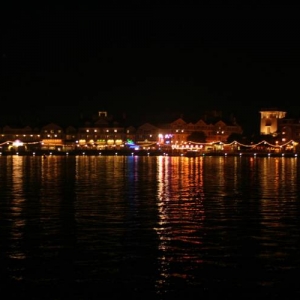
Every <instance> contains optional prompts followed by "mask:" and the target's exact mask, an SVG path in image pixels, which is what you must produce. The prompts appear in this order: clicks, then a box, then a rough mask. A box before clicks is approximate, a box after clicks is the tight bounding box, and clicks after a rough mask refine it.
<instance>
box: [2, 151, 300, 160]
mask: <svg viewBox="0 0 300 300" xmlns="http://www.w3.org/2000/svg"><path fill="white" fill-rule="evenodd" d="M299 155H300V153H296V152H265V151H260V152H259V151H257V152H254V151H251V152H242V151H241V152H230V151H217V152H196V153H193V154H192V155H191V154H189V153H186V152H185V153H184V152H178V151H161V150H151V151H145V150H138V151H128V150H102V151H101V150H87V151H83V150H73V151H57V150H53V151H52V150H38V151H19V152H11V151H5V152H0V156H43V157H48V156H174V157H187V158H197V157H205V156H206V157H212V156H217V157H220V156H224V157H293V158H295V157H298V156H299Z"/></svg>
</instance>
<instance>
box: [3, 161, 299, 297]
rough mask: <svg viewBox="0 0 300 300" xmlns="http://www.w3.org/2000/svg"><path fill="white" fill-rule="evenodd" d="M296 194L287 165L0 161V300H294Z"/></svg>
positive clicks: (295, 169) (294, 173)
mask: <svg viewBox="0 0 300 300" xmlns="http://www.w3.org/2000/svg"><path fill="white" fill-rule="evenodd" d="M299 183H300V165H299V160H298V158H272V157H271V158H269V157H268V158H267V157H265V158H255V157H247V158H245V157H243V158H242V157H223V156H220V157H197V158H187V157H167V156H158V157H151V156H150V157H131V156H130V157H123V156H99V157H98V156H77V157H63V156H58V157H56V156H50V157H48V158H46V159H43V158H42V157H38V156H37V157H34V156H24V157H21V156H7V157H0V264H1V268H0V279H1V281H0V292H1V294H2V298H4V299H25V298H26V299H59V300H60V299H84V300H85V299H110V298H112V297H130V298H136V299H143V298H147V299H173V298H174V297H177V298H178V297H179V298H183V299H201V298H202V299H203V298H211V297H222V298H224V299H229V298H232V297H238V298H240V299H258V298H266V297H269V298H273V299H274V298H278V299H282V298H287V297H288V298H289V299H296V298H297V299H299V296H300V285H299V283H298V278H299V276H300V250H299V245H300V243H299V242H300V241H299V237H300V196H299V195H300V193H299V189H300V185H299ZM4 295H5V296H4Z"/></svg>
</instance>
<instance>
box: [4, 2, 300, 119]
mask: <svg viewBox="0 0 300 300" xmlns="http://www.w3.org/2000/svg"><path fill="white" fill-rule="evenodd" d="M61 2H62V3H60V4H54V3H50V4H44V3H43V1H42V2H41V4H37V5H35V6H29V5H28V3H26V4H24V5H23V6H18V5H16V4H15V3H14V2H12V4H10V3H6V4H3V5H2V8H1V25H2V26H1V52H2V58H1V90H0V97H1V103H2V105H3V104H5V106H6V108H3V107H2V109H1V110H2V112H1V115H4V114H6V111H7V113H8V114H9V113H12V112H13V113H20V112H24V110H25V111H29V112H32V113H34V112H39V113H40V112H43V113H45V114H46V113H50V112H51V110H52V111H54V110H55V109H57V107H60V108H61V109H60V110H59V113H60V114H65V113H67V114H72V112H73V111H78V110H88V111H93V110H95V111H98V110H102V109H103V110H104V109H105V110H109V111H116V112H123V111H124V112H126V114H127V115H129V116H132V115H134V116H135V115H138V116H145V115H147V113H148V112H149V113H154V112H156V111H157V112H159V113H160V114H171V113H172V112H180V113H183V114H184V115H186V114H194V115H195V114H196V115H197V114H198V112H199V115H200V112H203V111H204V110H206V109H221V110H225V111H232V112H234V113H235V114H236V116H237V119H238V120H239V121H240V123H242V124H243V122H248V121H249V120H250V121H251V119H252V118H257V117H258V115H259V114H258V111H259V110H260V108H262V107H279V108H281V109H285V110H287V111H291V112H293V113H295V112H297V113H300V102H299V68H300V56H299V53H300V52H299V50H300V44H299V37H300V32H299V29H300V27H299V23H300V22H299V13H300V10H299V8H300V6H296V5H295V6H291V5H288V4H287V5H284V4H282V5H273V4H246V3H248V2H252V3H264V2H263V1H262V2H261V1H245V4H239V5H222V4H218V3H222V2H221V1H219V2H214V1H207V3H215V4H207V5H204V4H201V5H200V4H199V5H195V4H189V1H185V2H184V3H186V4H182V5H175V4H174V2H173V3H172V2H171V1H170V2H169V1H165V2H164V1H126V4H123V5H122V4H119V3H118V2H116V1H107V2H108V3H112V4H100V5H99V4H98V5H92V4H90V3H88V1H86V2H87V4H80V5H78V4H74V6H69V5H68V4H64V3H63V1H61ZM100 2H104V1H100ZM161 2H164V3H165V4H161ZM168 2H169V3H170V4H168ZM199 2H204V1H199ZM141 3H142V4H141ZM175 3H176V2H175ZM269 3H272V1H269ZM298 103H299V104H298ZM26 107H27V108H26ZM59 113H58V114H59Z"/></svg>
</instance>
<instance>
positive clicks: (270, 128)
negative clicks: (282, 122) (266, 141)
mask: <svg viewBox="0 0 300 300" xmlns="http://www.w3.org/2000/svg"><path fill="white" fill-rule="evenodd" d="M285 115H286V112H285V111H280V110H278V109H277V108H268V109H261V111H260V134H261V135H273V134H276V132H277V130H278V120H279V119H282V118H284V117H285Z"/></svg>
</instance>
